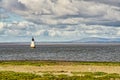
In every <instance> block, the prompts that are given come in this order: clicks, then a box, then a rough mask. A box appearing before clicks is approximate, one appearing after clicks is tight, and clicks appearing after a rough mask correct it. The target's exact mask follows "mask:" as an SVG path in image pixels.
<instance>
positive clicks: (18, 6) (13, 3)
mask: <svg viewBox="0 0 120 80" xmlns="http://www.w3.org/2000/svg"><path fill="white" fill-rule="evenodd" d="M0 4H1V5H0V6H1V7H4V8H6V9H8V10H13V9H14V10H23V11H24V10H27V7H26V6H25V5H24V4H22V3H21V2H19V1H18V0H1V1H0Z"/></svg>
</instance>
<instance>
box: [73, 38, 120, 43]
mask: <svg viewBox="0 0 120 80" xmlns="http://www.w3.org/2000/svg"><path fill="white" fill-rule="evenodd" d="M72 42H77V43H79V42H82V43H119V42H120V38H111V39H108V38H97V37H89V38H83V39H80V40H74V41H72Z"/></svg>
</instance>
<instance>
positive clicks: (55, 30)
mask: <svg viewBox="0 0 120 80" xmlns="http://www.w3.org/2000/svg"><path fill="white" fill-rule="evenodd" d="M32 36H34V37H35V40H36V41H38V42H40V41H46V42H49V41H71V40H80V39H84V38H90V37H97V38H107V39H111V38H120V0H0V42H29V41H30V40H31V37H32Z"/></svg>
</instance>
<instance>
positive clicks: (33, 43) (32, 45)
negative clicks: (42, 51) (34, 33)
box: [30, 37, 35, 48]
mask: <svg viewBox="0 0 120 80" xmlns="http://www.w3.org/2000/svg"><path fill="white" fill-rule="evenodd" d="M30 47H31V48H35V41H34V38H33V37H32V41H31V45H30Z"/></svg>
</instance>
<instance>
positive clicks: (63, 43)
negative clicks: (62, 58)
mask: <svg viewBox="0 0 120 80" xmlns="http://www.w3.org/2000/svg"><path fill="white" fill-rule="evenodd" d="M35 44H36V45H86V46H92V45H97V46H99V45H120V43H77V42H76V43H69V42H68V43H67V42H36V43H35ZM0 45H30V42H0Z"/></svg>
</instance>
